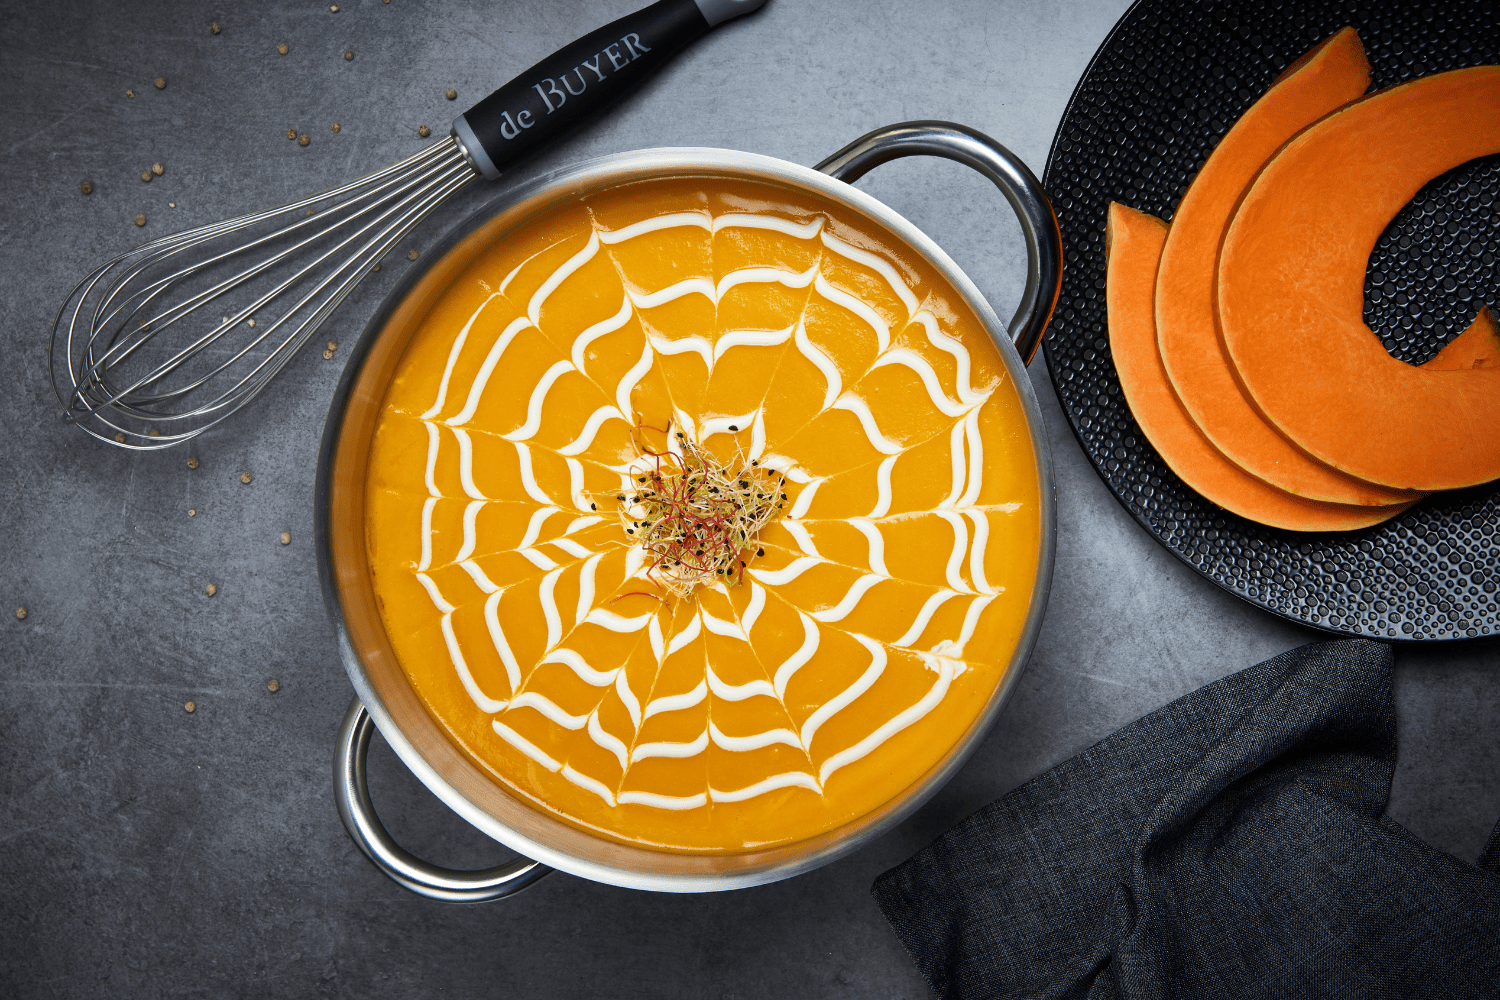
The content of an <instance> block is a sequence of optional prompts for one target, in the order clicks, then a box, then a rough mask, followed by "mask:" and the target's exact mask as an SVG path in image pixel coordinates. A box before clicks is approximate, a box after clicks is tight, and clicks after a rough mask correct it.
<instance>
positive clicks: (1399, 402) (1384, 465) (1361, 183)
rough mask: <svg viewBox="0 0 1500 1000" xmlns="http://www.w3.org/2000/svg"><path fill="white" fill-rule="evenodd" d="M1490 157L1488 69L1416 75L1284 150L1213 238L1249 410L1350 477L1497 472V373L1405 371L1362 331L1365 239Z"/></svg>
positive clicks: (1494, 107)
mask: <svg viewBox="0 0 1500 1000" xmlns="http://www.w3.org/2000/svg"><path fill="white" fill-rule="evenodd" d="M1497 152H1500V66H1479V67H1474V68H1471V69H1460V70H1453V71H1451V72H1447V73H1439V74H1436V75H1434V76H1428V77H1423V78H1422V79H1419V80H1414V81H1412V82H1410V83H1406V84H1402V85H1401V86H1398V87H1393V88H1391V89H1389V90H1385V91H1381V92H1380V93H1377V94H1373V95H1371V96H1369V97H1366V98H1364V99H1362V100H1360V101H1357V102H1355V103H1353V104H1350V105H1348V106H1346V107H1344V108H1342V109H1340V110H1338V111H1336V112H1334V113H1333V114H1331V115H1329V116H1328V117H1326V118H1324V119H1323V120H1322V121H1320V122H1318V123H1317V124H1316V125H1313V126H1311V127H1310V128H1308V129H1306V130H1305V131H1303V132H1302V133H1300V134H1299V135H1298V136H1297V137H1296V138H1294V139H1293V140H1291V141H1290V142H1288V143H1287V144H1286V145H1285V146H1284V147H1283V148H1282V149H1281V151H1280V152H1279V153H1277V154H1276V156H1275V157H1274V158H1273V159H1272V160H1271V161H1270V162H1269V163H1268V164H1267V165H1266V167H1265V168H1264V170H1262V171H1261V173H1260V175H1259V176H1258V177H1257V178H1256V179H1255V182H1254V183H1253V184H1252V185H1251V187H1250V189H1249V190H1248V191H1247V192H1246V195H1245V198H1244V200H1243V201H1242V202H1241V204H1240V206H1239V208H1238V210H1237V211H1236V213H1235V216H1234V219H1233V221H1232V222H1231V223H1230V226H1229V229H1228V231H1227V232H1226V234H1225V238H1224V243H1223V248H1222V251H1221V254H1220V260H1219V271H1218V282H1217V291H1218V295H1217V310H1218V320H1219V329H1220V334H1221V336H1222V337H1223V340H1224V344H1225V346H1226V347H1227V349H1228V352H1229V355H1230V358H1231V359H1232V361H1233V363H1234V365H1235V368H1236V370H1237V372H1238V375H1239V377H1240V380H1241V382H1242V383H1243V384H1244V386H1245V388H1246V389H1247V390H1248V392H1249V394H1250V396H1251V398H1252V399H1253V400H1254V402H1255V404H1256V406H1257V407H1258V408H1259V409H1260V411H1261V412H1262V413H1263V414H1264V415H1265V416H1266V417H1267V418H1269V419H1270V420H1271V421H1272V422H1273V423H1274V424H1275V425H1276V426H1277V427H1278V428H1279V429H1280V430H1281V431H1282V432H1283V433H1284V434H1286V435H1287V437H1289V438H1290V439H1291V440H1292V441H1294V442H1296V443H1297V444H1298V445H1299V446H1301V447H1302V448H1303V449H1305V450H1306V451H1308V452H1309V453H1311V454H1312V455H1314V456H1315V457H1317V458H1319V459H1321V460H1322V461H1323V462H1326V463H1327V464H1329V465H1332V466H1334V467H1336V468H1338V469H1341V470H1343V471H1344V472H1347V473H1348V474H1349V475H1352V476H1355V477H1358V478H1360V479H1365V480H1369V481H1371V482H1377V483H1381V484H1384V485H1386V486H1390V487H1394V488H1401V489H1422V490H1442V489H1454V488H1458V487H1464V486H1473V485H1475V484H1478V483H1485V482H1489V481H1490V480H1493V479H1495V478H1497V477H1500V367H1495V366H1493V365H1488V364H1481V365H1479V366H1478V367H1474V366H1473V365H1472V360H1473V358H1470V361H1471V365H1470V367H1468V368H1454V369H1445V368H1442V367H1438V368H1436V369H1432V368H1427V369H1424V368H1417V367H1414V366H1412V365H1408V364H1405V363H1403V362H1401V361H1398V360H1396V359H1395V358H1393V357H1391V356H1390V354H1389V353H1387V352H1386V350H1385V348H1384V346H1383V345H1382V344H1381V343H1380V341H1379V340H1378V339H1377V338H1376V337H1375V336H1374V334H1373V333H1372V332H1371V331H1370V329H1369V327H1367V326H1366V325H1365V324H1364V321H1363V305H1364V279H1365V270H1366V267H1367V264H1368V261H1369V257H1370V251H1371V250H1372V249H1373V248H1374V246H1375V241H1376V240H1377V239H1378V238H1379V237H1380V234H1381V232H1382V231H1383V230H1384V229H1385V227H1386V225H1387V224H1388V223H1389V222H1390V220H1391V218H1392V217H1393V216H1394V215H1395V214H1396V212H1398V211H1399V210H1400V209H1401V207H1402V206H1403V205H1405V204H1406V203H1407V202H1408V201H1410V200H1411V198H1412V196H1413V195H1415V194H1416V193H1417V191H1418V190H1419V189H1420V188H1421V187H1422V185H1424V184H1425V183H1427V181H1429V180H1431V179H1432V178H1433V177H1436V176H1438V175H1439V174H1442V173H1444V172H1446V171H1448V170H1451V169H1453V168H1454V167H1457V166H1459V165H1460V164H1462V163H1465V162H1467V161H1469V160H1472V159H1474V158H1476V157H1479V156H1485V155H1488V154H1493V153H1497Z"/></svg>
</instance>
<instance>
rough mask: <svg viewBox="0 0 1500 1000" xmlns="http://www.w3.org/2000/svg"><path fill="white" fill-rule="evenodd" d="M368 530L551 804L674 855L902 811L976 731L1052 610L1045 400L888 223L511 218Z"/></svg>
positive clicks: (700, 205) (458, 707) (657, 192)
mask: <svg viewBox="0 0 1500 1000" xmlns="http://www.w3.org/2000/svg"><path fill="white" fill-rule="evenodd" d="M367 488H368V501H369V502H368V507H367V510H368V515H367V530H366V539H367V547H368V554H369V565H370V570H371V573H372V576H373V580H374V587H375V592H376V595H377V598H378V601H379V605H380V609H381V614H382V616H383V618H384V622H385V627H386V630H387V632H388V633H389V636H390V639H391V642H392V645H393V646H394V648H395V651H396V654H397V657H398V659H399V661H400V663H401V666H402V668H403V669H404V671H405V672H406V675H407V677H408V678H409V679H410V681H411V684H412V686H413V688H414V689H415V690H416V692H417V694H418V695H419V697H420V698H421V699H422V701H423V703H424V704H425V705H426V706H427V708H428V710H429V711H430V712H431V713H432V715H433V717H434V718H436V719H437V720H438V722H439V723H440V724H441V726H442V727H443V728H444V729H445V731H446V732H447V733H448V735H449V737H450V738H451V739H452V740H453V741H454V743H455V744H456V745H457V746H459V747H460V748H461V749H462V750H463V751H464V752H465V753H466V754H467V755H468V756H469V757H471V758H472V759H473V760H474V761H475V762H476V763H478V764H479V765H480V766H482V767H483V768H485V769H486V770H487V772H488V773H489V774H491V775H492V776H493V777H494V779H495V780H496V781H498V782H500V783H502V784H503V785H504V786H505V787H507V788H509V789H511V790H512V791H513V792H515V793H516V794H518V795H521V796H523V797H525V798H526V799H528V800H530V801H531V802H532V803H534V804H535V805H536V806H537V807H538V808H541V809H544V810H548V811H550V812H552V813H554V814H556V815H559V816H561V817H563V818H565V819H566V820H567V821H569V822H571V823H573V824H576V825H578V826H580V827H583V828H585V829H588V830H591V831H594V832H596V833H599V834H602V835H605V836H608V837H613V838H617V839H619V840H623V841H627V842H630V843H634V844H641V845H647V846H651V847H657V848H661V849H668V850H678V851H692V852H708V853H713V852H719V853H729V852H734V851H741V850H746V849H749V848H759V847H765V846H769V845H776V844H783V843H788V842H791V841H795V840H799V839H802V838H805V837H808V836H812V835H814V834H817V833H820V832H823V831H826V830H829V829H832V828H834V827H837V826H839V825H842V824H844V823H847V822H849V821H851V820H854V819H856V818H858V817H860V816H862V815H864V814H866V813H869V812H870V811H872V810H874V809H877V808H879V807H880V806H881V805H883V804H885V803H887V802H889V801H890V800H891V799H893V798H895V797H896V796H898V795H900V794H901V793H902V792H903V791H904V790H905V789H906V788H908V787H909V786H910V785H912V784H913V783H914V782H916V781H918V780H919V779H920V778H922V777H923V775H924V774H926V773H927V772H928V771H929V770H930V769H931V768H932V767H934V766H935V765H936V764H938V763H939V762H940V761H941V760H942V759H943V758H944V757H945V756H946V755H947V754H948V752H949V751H950V750H951V749H952V747H953V746H954V744H955V743H956V742H957V741H958V740H960V739H961V738H962V737H963V736H964V735H965V734H966V733H968V732H969V730H970V729H971V727H972V726H973V725H974V723H975V721H976V719H977V717H978V715H979V714H980V712H981V711H982V710H983V708H984V707H985V705H986V704H987V702H988V701H989V699H990V697H991V695H992V693H993V692H994V689H995V687H996V685H997V684H999V683H1000V681H1001V678H1002V675H1003V673H1004V671H1005V670H1006V667H1007V665H1008V663H1009V662H1010V658H1011V655H1012V653H1013V652H1014V650H1015V648H1016V646H1017V644H1018V642H1019V640H1020V635H1021V631H1022V627H1023V623H1024V620H1025V617H1026V614H1027V610H1028V606H1029V604H1030V601H1031V592H1032V588H1033V585H1034V579H1035V575H1036V569H1037V560H1038V552H1039V544H1040V516H1041V505H1040V488H1039V484H1038V481H1037V471H1036V465H1035V459H1034V457H1033V452H1032V446H1031V441H1030V437H1029V433H1028V429H1027V423H1026V417H1025V413H1024V412H1023V409H1022V404H1021V399H1020V397H1019V395H1018V393H1017V391H1016V387H1015V386H1014V385H1013V384H1012V383H1011V381H1010V379H1009V378H1008V377H1007V376H1006V371H1005V367H1004V365H1003V362H1002V360H1001V358H1000V355H999V352H998V350H997V349H996V347H995V345H994V344H993V343H992V342H991V340H990V339H989V337H988V335H987V334H986V332H985V329H984V327H983V326H982V325H981V323H980V322H979V320H978V319H977V317H976V316H975V315H974V314H973V313H972V311H971V310H970V309H969V308H968V307H967V305H966V304H965V303H964V301H963V299H962V297H961V296H960V295H959V294H958V293H957V292H956V291H954V290H953V288H952V287H951V286H950V285H949V284H948V283H947V282H946V281H945V280H944V279H943V278H942V277H941V275H940V274H939V273H938V272H937V271H936V270H935V269H934V268H932V267H931V266H930V265H929V264H927V263H926V262H925V261H923V260H922V259H921V258H920V257H918V256H917V255H916V254H915V253H913V252H912V251H910V250H908V249H905V248H903V247H902V246H901V245H900V244H898V243H897V242H896V241H895V240H893V239H892V238H891V237H889V236H888V235H886V234H884V233H883V232H882V231H881V230H879V229H878V228H877V227H876V226H874V225H873V224H871V223H869V222H867V221H865V220H863V219H861V218H860V217H859V216H857V215H855V214H854V213H852V212H849V211H847V210H846V209H844V208H842V207H840V206H837V205H833V204H825V203H823V202H821V201H819V200H817V199H815V198H814V197H813V196H811V195H808V194H805V193H802V192H798V191H793V190H790V189H783V188H781V187H777V186H770V185H760V184H757V183H752V182H748V181H738V180H726V179H722V178H677V179H672V180H655V181H646V182H639V183H634V184H630V185H625V186H621V187H615V188H611V189H607V190H603V191H600V192H598V193H594V194H590V195H587V196H585V197H582V198H580V199H576V200H572V201H568V202H566V203H562V204H558V205H555V206H553V207H552V208H550V209H548V210H546V211H545V212H543V213H541V214H540V215H539V216H538V217H535V218H533V219H532V220H531V221H529V222H528V223H527V224H525V225H524V226H523V227H521V228H518V229H517V230H515V231H512V232H510V233H508V234H507V235H506V237H505V238H504V239H502V240H500V241H499V242H498V243H497V244H496V245H495V246H494V247H493V248H491V249H489V250H488V251H486V252H485V253H484V254H482V255H481V256H480V258H479V259H478V260H477V261H476V262H475V263H474V264H473V265H472V266H470V267H469V268H468V270H467V271H466V272H464V274H463V275H462V276H460V278H459V279H458V280H457V281H455V283H454V284H453V285H452V287H451V288H449V289H448V290H447V291H446V292H445V293H444V295H443V297H442V298H441V299H440V300H439V302H438V303H437V304H436V306H435V307H434V308H433V309H432V310H431V312H430V313H429V314H428V316H427V317H426V318H425V320H424V321H423V323H422V325H421V327H420V328H419V329H418V331H417V333H416V335H415V336H414V338H413V340H412V342H411V344H410V346H409V347H408V349H407V351H406V354H405V356H404V357H403V359H402V361H401V363H400V366H399V367H398V369H397V373H396V377H395V379H394V380H393V382H392V384H391V386H390V389H389V391H388V393H387V395H386V398H385V401H384V403H383V408H382V410H381V415H380V420H379V425H378V428H377V430H376V434H375V439H374V443H373V445H372V452H371V462H370V473H369V481H368V487H367Z"/></svg>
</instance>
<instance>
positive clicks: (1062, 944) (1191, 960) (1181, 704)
mask: <svg viewBox="0 0 1500 1000" xmlns="http://www.w3.org/2000/svg"><path fill="white" fill-rule="evenodd" d="M1391 676H1392V656H1391V650H1390V647H1388V646H1384V645H1381V644H1378V643H1373V642H1362V641H1353V642H1325V643H1315V644H1312V645H1308V646H1303V647H1301V648H1299V649H1294V650H1291V651H1290V652H1288V653H1284V654H1282V655H1281V656H1278V657H1276V658H1275V659H1273V660H1267V661H1266V662H1265V663H1262V664H1259V665H1258V666H1254V667H1251V668H1250V669H1248V670H1244V671H1241V672H1240V673H1237V674H1234V675H1232V676H1230V677H1226V678H1224V679H1223V680H1221V681H1217V682H1216V683H1213V684H1210V685H1208V686H1207V687H1204V688H1201V689H1200V690H1198V691H1195V692H1194V693H1192V694H1190V695H1188V696H1186V697H1184V698H1180V699H1178V700H1177V701H1175V702H1173V703H1172V704H1170V705H1168V706H1167V707H1165V708H1163V709H1160V710H1159V711H1156V712H1152V713H1151V714H1150V715H1147V716H1146V717H1145V718H1142V719H1140V720H1138V721H1137V722H1134V723H1132V724H1130V725H1128V726H1126V727H1125V728H1124V729H1122V730H1120V731H1119V732H1117V733H1115V734H1114V735H1113V736H1110V737H1109V738H1108V739H1106V740H1104V741H1103V742H1101V743H1099V744H1097V745H1096V746H1094V747H1092V748H1090V749H1089V750H1086V751H1084V752H1083V753H1081V754H1079V755H1078V756H1077V757H1074V758H1073V759H1072V760H1069V761H1067V762H1065V763H1063V764H1060V765H1058V766H1057V767H1054V768H1053V769H1052V770H1050V771H1048V772H1046V773H1045V774H1043V775H1041V776H1040V777H1038V778H1036V779H1034V780H1032V781H1029V782H1027V783H1026V784H1024V785H1022V786H1021V787H1020V788H1018V789H1016V790H1015V791H1013V792H1011V793H1010V794H1009V795H1007V796H1005V797H1004V798H1002V799H1000V800H999V801H998V802H995V803H993V804H991V805H989V806H987V807H986V808H985V809H983V810H981V811H980V812H978V813H976V814H975V815H973V816H971V817H970V818H969V819H967V820H965V821H964V822H963V823H961V824H959V825H958V826H957V827H955V828H954V829H953V830H951V831H950V832H948V833H947V834H945V835H944V836H943V837H942V838H941V839H939V840H938V841H937V842H936V843H934V844H932V845H931V846H930V847H928V848H926V849H925V850H923V851H922V852H921V853H920V854H918V855H917V856H916V857H914V858H912V859H911V860H909V861H907V862H906V863H905V864H903V865H900V866H899V867H897V868H894V869H892V870H891V871H888V872H886V873H885V874H884V875H882V876H881V877H880V878H879V879H878V880H877V881H876V882H875V886H874V889H873V892H874V895H875V898H876V900H877V901H878V902H879V903H880V906H881V908H882V909H883V910H884V911H885V915H886V917H887V918H889V920H890V922H891V924H892V926H894V927H895V929H896V933H897V934H898V935H899V936H900V937H901V940H902V941H903V942H904V943H905V945H906V947H907V950H908V951H910V952H911V955H912V958H914V959H915V960H916V963H917V965H918V966H919V967H920V968H921V970H922V972H923V974H924V975H926V977H927V980H928V982H930V983H931V984H932V987H933V989H934V990H935V991H936V992H937V994H938V995H939V996H942V997H1002V996H1003V997H1010V996H1015V997H1027V998H1031V997H1059V998H1061V997H1069V998H1084V997H1087V998H1109V997H1129V998H1137V997H1152V998H1155V997H1162V998H1165V997H1194V998H1197V997H1233V998H1235V1000H1244V998H1249V997H1276V998H1278V1000H1280V998H1289V997H1299V998H1300V997H1406V996H1441V997H1443V998H1444V1000H1455V998H1459V997H1490V998H1494V997H1500V826H1497V828H1496V831H1495V834H1494V835H1492V836H1491V837H1490V840H1489V844H1488V845H1487V846H1486V848H1485V852H1484V854H1482V855H1481V856H1480V859H1479V864H1478V866H1477V867H1476V866H1474V865H1469V864H1465V863H1464V862H1462V861H1459V860H1458V859H1456V858H1454V857H1452V856H1450V855H1448V854H1445V853H1443V852H1442V851H1439V850H1436V849H1434V848H1432V847H1429V846H1428V845H1427V844H1425V843H1423V842H1422V841H1421V840H1419V839H1418V838H1417V837H1415V836H1414V835H1412V834H1411V833H1409V832H1408V831H1407V830H1405V829H1403V828H1402V827H1401V826H1400V825H1398V824H1397V823H1395V822H1393V821H1391V820H1390V819H1388V818H1385V817H1383V816H1382V815H1381V813H1382V811H1383V810H1384V808H1385V802H1386V798H1387V796H1388V795H1389V793H1390V785H1391V774H1392V771H1393V770H1394V765H1395V760H1396V717H1395V710H1394V707H1393V704H1392V697H1391Z"/></svg>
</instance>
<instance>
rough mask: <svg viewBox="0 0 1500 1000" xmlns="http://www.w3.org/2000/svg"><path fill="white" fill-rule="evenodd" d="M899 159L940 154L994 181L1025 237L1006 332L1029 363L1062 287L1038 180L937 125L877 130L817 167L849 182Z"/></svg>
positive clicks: (1004, 153)
mask: <svg viewBox="0 0 1500 1000" xmlns="http://www.w3.org/2000/svg"><path fill="white" fill-rule="evenodd" d="M902 156H941V157H943V158H945V159H949V160H956V161H957V162H959V163H962V164H964V165H965V166H967V167H972V168H973V169H975V170H977V171H979V172H980V173H981V174H983V175H984V176H986V177H988V178H989V179H990V180H991V181H993V182H994V184H995V186H996V187H998V188H999V189H1000V193H1001V194H1003V195H1005V200H1006V201H1008V202H1010V207H1011V208H1012V209H1014V210H1015V213H1016V218H1017V219H1019V220H1020V223H1021V232H1022V234H1024V235H1025V237H1026V290H1025V292H1023V293H1022V295H1021V305H1020V307H1019V308H1018V309H1016V314H1015V316H1013V317H1012V318H1011V321H1010V326H1009V330H1010V337H1011V340H1012V341H1014V342H1015V345H1016V350H1017V351H1018V352H1019V353H1020V355H1021V360H1022V361H1023V362H1025V363H1026V364H1030V363H1031V359H1032V357H1033V356H1035V354H1036V349H1037V346H1038V345H1039V344H1041V342H1042V334H1043V333H1044V332H1046V329H1047V322H1048V321H1049V320H1050V319H1051V318H1052V310H1053V308H1054V307H1055V306H1056V305H1057V294H1058V291H1059V289H1060V288H1061V286H1062V268H1063V259H1062V234H1061V232H1059V231H1058V228H1057V216H1056V215H1054V214H1053V212H1052V203H1051V202H1050V201H1048V200H1047V192H1046V191H1045V190H1044V189H1043V188H1042V182H1041V181H1039V180H1037V178H1036V174H1033V173H1032V172H1031V169H1030V168H1029V167H1027V166H1026V164H1025V163H1023V162H1022V161H1021V159H1020V157H1018V156H1016V154H1014V153H1012V152H1011V151H1010V150H1008V149H1006V148H1005V147H1004V146H1002V145H1000V144H999V143H998V142H996V141H995V140H994V139H991V138H990V137H989V136H987V135H985V134H984V133H983V132H980V131H979V130H978V129H972V128H969V127H968V126H966V125H958V124H955V123H953V122H939V121H919V122H901V123H899V124H897V125H887V126H886V127H885V128H878V129H876V130H875V131H873V132H871V133H869V134H868V135H863V136H860V137H859V138H858V139H856V140H854V141H853V142H851V143H850V144H849V145H847V146H845V147H844V148H843V149H841V150H839V151H838V152H837V153H834V154H833V155H832V156H830V157H829V158H828V159H826V160H824V161H823V162H822V163H819V164H818V166H817V169H818V170H821V171H823V173H825V174H828V175H829V176H830V177H834V178H836V179H838V180H841V181H845V182H846V183H849V184H853V183H854V182H855V181H857V180H859V179H860V178H861V177H863V176H864V175H865V174H866V173H868V172H869V171H870V169H871V168H873V167H878V166H880V165H881V164H882V163H886V162H888V161H890V160H894V159H897V158H899V157H902Z"/></svg>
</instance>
